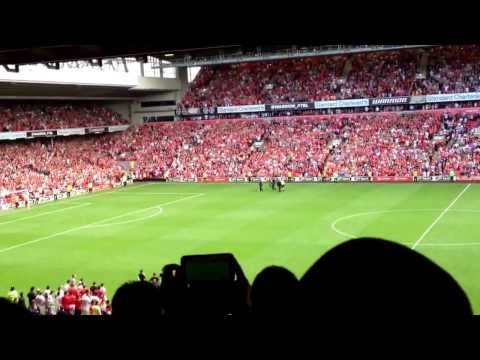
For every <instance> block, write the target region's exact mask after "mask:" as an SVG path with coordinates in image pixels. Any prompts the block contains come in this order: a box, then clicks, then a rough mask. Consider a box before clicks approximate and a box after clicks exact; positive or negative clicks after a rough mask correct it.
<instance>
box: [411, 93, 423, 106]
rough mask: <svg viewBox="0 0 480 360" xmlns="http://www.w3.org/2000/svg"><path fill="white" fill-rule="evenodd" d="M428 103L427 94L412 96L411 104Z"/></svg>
mask: <svg viewBox="0 0 480 360" xmlns="http://www.w3.org/2000/svg"><path fill="white" fill-rule="evenodd" d="M425 103H426V96H425V95H419V96H410V104H412V105H414V104H425Z"/></svg>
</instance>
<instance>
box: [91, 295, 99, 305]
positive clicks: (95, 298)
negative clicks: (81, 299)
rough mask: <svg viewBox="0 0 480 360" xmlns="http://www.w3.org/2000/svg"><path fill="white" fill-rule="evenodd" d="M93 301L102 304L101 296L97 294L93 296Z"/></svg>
mask: <svg viewBox="0 0 480 360" xmlns="http://www.w3.org/2000/svg"><path fill="white" fill-rule="evenodd" d="M91 299H92V303H93V302H94V301H95V302H96V303H97V304H100V298H99V297H98V296H97V295H92V296H91Z"/></svg>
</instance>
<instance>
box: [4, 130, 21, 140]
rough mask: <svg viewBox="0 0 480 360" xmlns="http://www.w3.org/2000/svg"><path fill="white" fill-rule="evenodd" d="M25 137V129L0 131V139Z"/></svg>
mask: <svg viewBox="0 0 480 360" xmlns="http://www.w3.org/2000/svg"><path fill="white" fill-rule="evenodd" d="M26 137H27V132H26V131H12V132H2V133H0V140H16V139H25V138H26Z"/></svg>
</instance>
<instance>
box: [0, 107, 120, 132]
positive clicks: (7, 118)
mask: <svg viewBox="0 0 480 360" xmlns="http://www.w3.org/2000/svg"><path fill="white" fill-rule="evenodd" d="M122 124H128V120H126V119H124V118H122V116H121V115H119V114H117V113H115V112H113V111H112V110H110V109H108V108H105V107H102V106H95V105H73V104H66V105H38V104H14V105H12V104H3V105H0V131H25V130H46V129H64V128H78V127H92V126H108V125H122Z"/></svg>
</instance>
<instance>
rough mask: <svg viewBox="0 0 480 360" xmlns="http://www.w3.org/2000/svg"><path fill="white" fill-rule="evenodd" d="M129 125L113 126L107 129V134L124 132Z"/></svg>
mask: <svg viewBox="0 0 480 360" xmlns="http://www.w3.org/2000/svg"><path fill="white" fill-rule="evenodd" d="M129 127H130V125H113V126H109V127H108V132H117V131H125V130H127V129H128V128H129Z"/></svg>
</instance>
